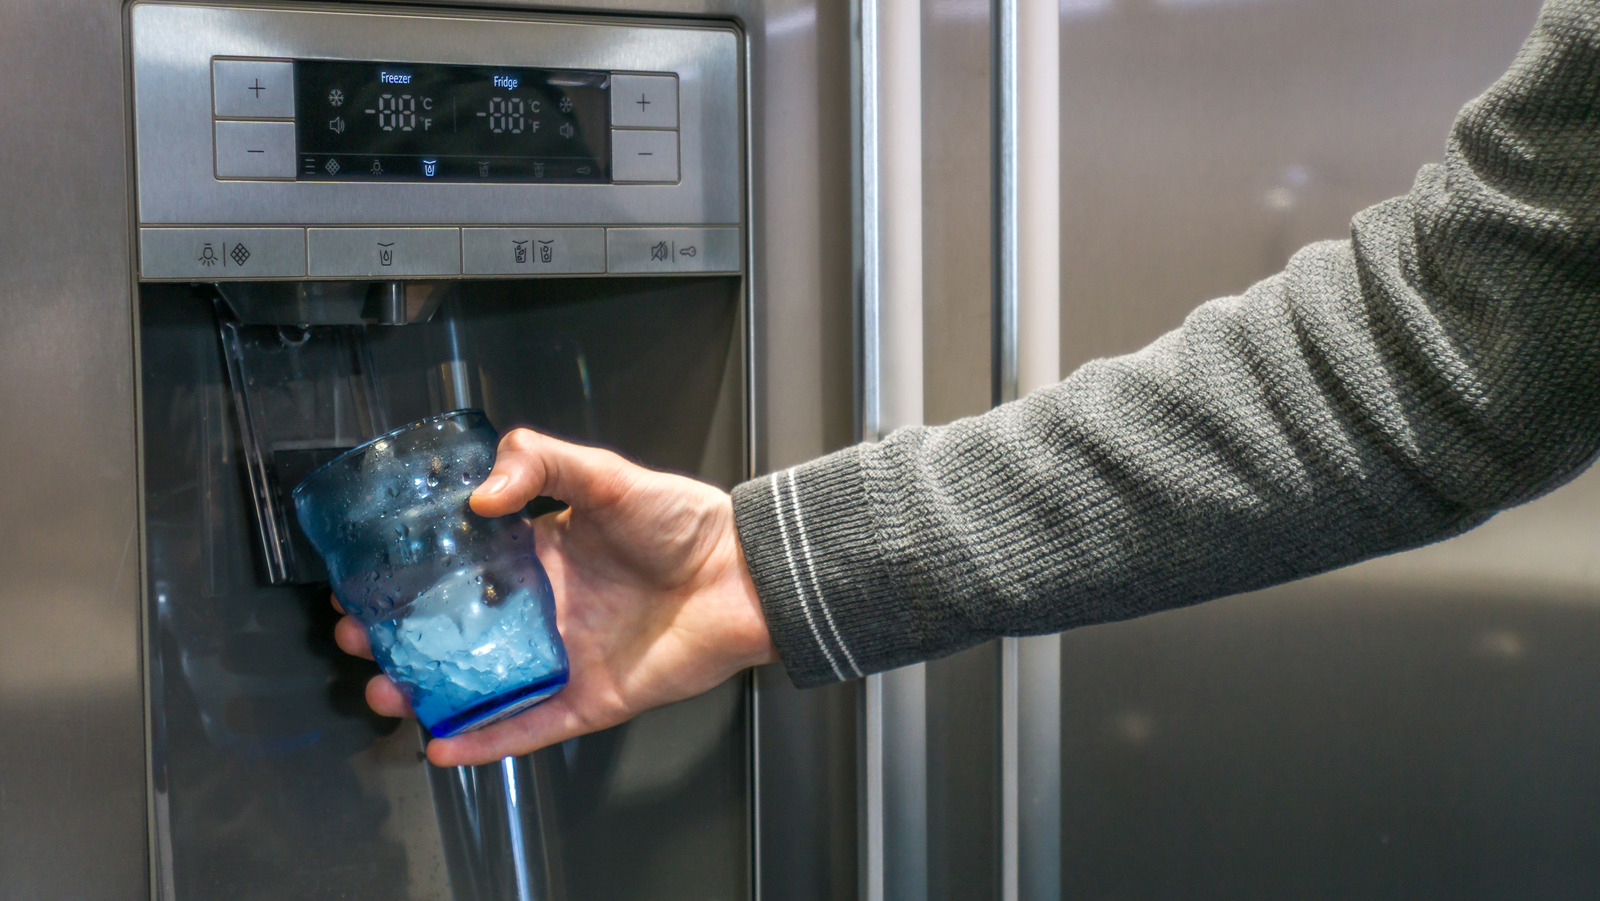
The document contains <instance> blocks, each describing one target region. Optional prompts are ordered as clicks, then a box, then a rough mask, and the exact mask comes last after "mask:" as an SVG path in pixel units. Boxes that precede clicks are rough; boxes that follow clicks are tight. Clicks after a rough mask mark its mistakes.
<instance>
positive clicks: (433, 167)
mask: <svg viewBox="0 0 1600 901" xmlns="http://www.w3.org/2000/svg"><path fill="white" fill-rule="evenodd" d="M438 171H439V161H438V160H423V161H422V174H423V175H426V176H427V177H429V178H432V177H433V176H434V174H435V173H437V172H438Z"/></svg>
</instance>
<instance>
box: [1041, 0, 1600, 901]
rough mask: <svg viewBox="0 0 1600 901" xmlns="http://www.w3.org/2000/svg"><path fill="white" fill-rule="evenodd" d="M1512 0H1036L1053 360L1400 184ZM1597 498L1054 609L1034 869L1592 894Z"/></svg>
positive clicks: (1192, 892)
mask: <svg viewBox="0 0 1600 901" xmlns="http://www.w3.org/2000/svg"><path fill="white" fill-rule="evenodd" d="M1538 5H1539V4H1538V3H1537V2H1535V0H1519V2H1514V3H1511V2H1500V0H1495V2H1488V0H1420V2H1411V3H1383V2H1366V0H1363V2H1348V0H1313V2H1300V3H1287V2H1205V0H1157V2H1150V3H1129V2H1113V0H1072V2H1067V3H1064V4H1062V41H1061V60H1062V116H1061V123H1062V124H1061V128H1062V134H1061V145H1062V153H1063V165H1062V195H1063V196H1062V211H1063V212H1062V218H1063V226H1062V228H1063V235H1062V251H1061V252H1062V279H1063V311H1062V317H1061V322H1062V347H1063V351H1064V352H1063V365H1064V368H1066V369H1068V370H1070V369H1071V368H1072V367H1074V366H1076V365H1077V364H1078V363H1080V362H1082V361H1083V360H1085V359H1088V358H1090V357H1093V356H1101V355H1106V354H1114V353H1120V352H1125V351H1129V350H1133V349H1134V348H1136V347H1138V346H1140V345H1141V344H1143V343H1145V342H1147V341H1149V340H1151V339H1152V338H1154V337H1156V336H1157V335H1158V334H1160V333H1161V332H1163V331H1165V330H1166V329H1169V328H1172V327H1174V326H1176V325H1178V324H1179V322H1180V321H1181V318H1182V316H1183V315H1184V313H1185V312H1187V311H1188V310H1189V309H1190V308H1192V307H1193V306H1195V305H1196V304H1198V303H1200V302H1202V301H1204V300H1206V299H1208V298H1210V297H1214V296H1221V295H1224V294H1230V293H1235V292H1237V291H1239V290H1241V289H1243V288H1244V287H1245V286H1247V285H1248V284H1250V283H1251V282H1252V281H1254V280H1255V279H1257V278H1259V277H1262V276H1264V275H1267V274H1270V273H1272V272H1274V271H1276V270H1277V269H1279V268H1280V267H1281V266H1282V265H1283V263H1284V262H1285V260H1286V259H1287V256H1288V254H1289V253H1291V252H1292V251H1293V250H1294V249H1296V248H1298V247H1299V246H1301V245H1303V244H1305V243H1307V242H1309V241H1312V240H1316V239H1323V238H1340V237H1344V236H1346V235H1347V233H1348V221H1349V218H1350V217H1351V215H1352V214H1354V213H1355V212H1356V211H1358V210H1359V209H1361V208H1362V207H1363V206H1365V205H1368V204H1370V203H1373V202H1376V201H1378V200H1381V199H1384V198H1386V197H1389V196H1392V195H1396V194H1400V193H1403V192H1405V191H1406V190H1407V189H1408V187H1409V186H1410V184H1411V180H1412V178H1413V175H1414V174H1415V171H1416V169H1417V167H1418V166H1420V165H1421V164H1423V163H1426V162H1429V161H1433V160H1437V159H1439V158H1440V157H1441V155H1442V152H1443V146H1444V140H1445V136H1446V134H1447V132H1448V128H1449V125H1450V121H1451V119H1452V117H1453V115H1454V113H1455V112H1456V110H1457V109H1458V108H1459V107H1460V106H1461V105H1462V104H1463V103H1464V102H1466V101H1467V100H1469V99H1471V98H1472V97H1473V96H1474V95H1475V94H1477V93H1478V92H1479V91H1481V90H1482V89H1483V88H1485V87H1486V86H1487V85H1488V84H1489V83H1490V82H1491V81H1492V80H1493V79H1494V78H1495V77H1497V76H1498V75H1499V74H1500V73H1501V72H1502V71H1503V70H1504V69H1505V67H1506V66H1507V65H1508V64H1509V63H1510V61H1511V59H1512V56H1513V54H1514V53H1515V52H1516V49H1517V47H1518V45H1519V43H1520V41H1521V40H1522V39H1523V38H1524V37H1525V36H1526V34H1527V32H1528V30H1529V28H1530V27H1531V25H1532V23H1533V18H1534V14H1535V12H1536V10H1537V8H1538ZM1596 510H1600V473H1591V474H1589V475H1587V476H1585V477H1583V478H1582V479H1580V480H1579V481H1577V482H1575V483H1573V484H1571V485H1568V486H1566V487H1565V488H1563V489H1561V490H1559V491H1557V492H1556V493H1555V494H1553V495H1551V496H1549V497H1547V498H1545V499H1543V500H1540V501H1538V502H1536V503H1534V504H1530V505H1528V506H1527V507H1524V508H1521V509H1518V510H1514V511H1511V512H1508V513H1505V514H1503V515H1502V516H1500V517H1498V518H1496V519H1495V520H1494V521H1492V522H1491V523H1489V524H1488V525H1487V526H1485V527H1483V528H1481V529H1479V530H1477V531H1475V532H1472V533H1469V534H1467V535H1465V536H1463V537H1461V538H1458V539H1455V540H1453V541H1450V542H1447V543H1444V544H1441V545H1437V546H1434V547H1431V548H1427V549H1424V550H1420V551H1415V552H1412V553H1408V554H1402V555H1398V556H1395V557H1391V558H1387V559H1383V560H1379V561H1375V562H1372V563H1369V564H1365V565H1362V566H1359V567H1356V568H1354V569H1350V570H1347V571H1344V572H1340V573H1337V574H1333V575H1329V576H1324V577H1321V578H1317V579H1312V580H1308V581H1305V582H1301V583H1298V584H1294V585H1289V586H1285V587H1282V588H1279V589H1274V590H1271V591H1264V592H1260V593H1257V594H1254V595H1249V596H1244V597H1238V598H1232V599H1228V600H1223V601H1217V602H1213V603H1210V604H1205V605H1202V606H1199V607H1196V608H1193V609H1189V610H1184V611H1179V612H1173V613H1167V614H1161V615H1158V616H1152V617H1148V618H1145V619H1140V620H1136V621H1132V622H1128V623H1122V624H1117V625H1112V626H1104V627H1096V628H1091V629H1083V630H1079V631H1076V632H1071V633H1068V634H1067V635H1065V636H1064V637H1063V638H1062V655H1061V656H1062V686H1061V696H1062V720H1063V722H1062V781H1063V793H1062V820H1063V836H1062V874H1063V875H1062V883H1063V884H1062V893H1061V894H1062V897H1069V898H1112V897H1115V898H1128V899H1157V898H1159V899H1165V901H1172V899H1190V898H1196V899H1198V898H1218V897H1242V898H1269V897H1272V898H1282V897H1294V898H1368V899H1391V898H1415V897H1441V898H1443V897H1449V898H1472V899H1478V898H1506V897H1518V898H1572V897H1585V896H1590V895H1593V894H1594V893H1595V891H1596V887H1597V886H1600V863H1597V858H1596V857H1595V855H1594V854H1593V852H1592V849H1593V847H1594V844H1595V842H1596V840H1600V825H1597V824H1600V820H1597V819H1596V817H1595V810H1596V806H1597V804H1600V793H1597V790H1596V786H1597V785H1600V763H1597V761H1600V756H1597V754H1596V751H1597V750H1600V727H1597V726H1596V720H1595V717H1594V716H1593V711H1592V709H1590V708H1591V707H1592V704H1590V699H1592V698H1594V697H1595V696H1596V692H1597V690H1600V676H1597V674H1596V669H1595V667H1594V665H1593V660H1592V658H1593V648H1594V647H1595V645H1596V644H1597V643H1600V606H1597V605H1596V603H1595V601H1596V599H1597V598H1600V577H1597V576H1600V574H1597V572H1596V570H1595V568H1594V566H1593V563H1592V561H1593V560H1594V559H1596V557H1595V549H1596V547H1600V517H1597V515H1596V513H1595V511H1596Z"/></svg>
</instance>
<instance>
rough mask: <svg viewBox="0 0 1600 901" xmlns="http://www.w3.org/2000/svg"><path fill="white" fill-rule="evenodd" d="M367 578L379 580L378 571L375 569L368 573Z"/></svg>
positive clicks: (374, 580)
mask: <svg viewBox="0 0 1600 901" xmlns="http://www.w3.org/2000/svg"><path fill="white" fill-rule="evenodd" d="M367 579H368V580H369V581H372V582H376V581H378V571H377V570H373V571H372V572H370V573H367Z"/></svg>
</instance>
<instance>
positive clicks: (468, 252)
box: [461, 228, 606, 275]
mask: <svg viewBox="0 0 1600 901" xmlns="http://www.w3.org/2000/svg"><path fill="white" fill-rule="evenodd" d="M461 271H462V272H463V273H465V274H467V275H541V274H557V273H577V272H604V271H606V236H605V229H603V228H464V229H462V230H461Z"/></svg>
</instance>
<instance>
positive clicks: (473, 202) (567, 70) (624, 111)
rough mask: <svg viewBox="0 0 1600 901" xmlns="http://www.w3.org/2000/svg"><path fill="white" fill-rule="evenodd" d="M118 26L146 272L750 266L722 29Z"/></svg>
mask: <svg viewBox="0 0 1600 901" xmlns="http://www.w3.org/2000/svg"><path fill="white" fill-rule="evenodd" d="M130 15H131V22H132V40H131V46H132V54H133V81H134V125H135V163H136V172H137V185H138V210H139V223H140V241H139V251H140V274H141V277H143V278H146V279H205V280H212V279H215V280H225V279H292V278H437V277H451V276H458V277H464V276H487V277H493V276H516V275H533V276H538V275H584V274H643V273H705V272H738V271H741V270H742V268H743V256H744V254H743V250H742V248H743V219H744V202H743V195H744V187H743V182H742V178H743V171H744V164H743V138H742V121H743V111H742V109H741V106H740V97H741V91H740V88H739V78H740V73H741V63H740V58H741V54H740V51H739V38H738V34H737V32H736V31H735V30H734V29H733V28H731V27H729V26H717V25H707V24H704V23H668V22H662V23H659V24H637V23H628V24H619V23H615V22H611V21H606V20H603V19H582V18H580V17H567V18H560V17H548V16H544V17H540V16H535V15H531V14H530V15H526V16H518V15H511V14H499V15H488V14H472V13H462V14H441V13H424V12H408V11H388V12H371V11H366V10H360V11H357V10H354V9H352V10H348V11H339V10H329V9H326V8H323V9H299V10H296V9H253V8H252V9H246V8H228V7H206V6H187V5H181V4H167V3H164V2H147V3H135V4H134V6H133V7H132V11H131V14H130Z"/></svg>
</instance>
